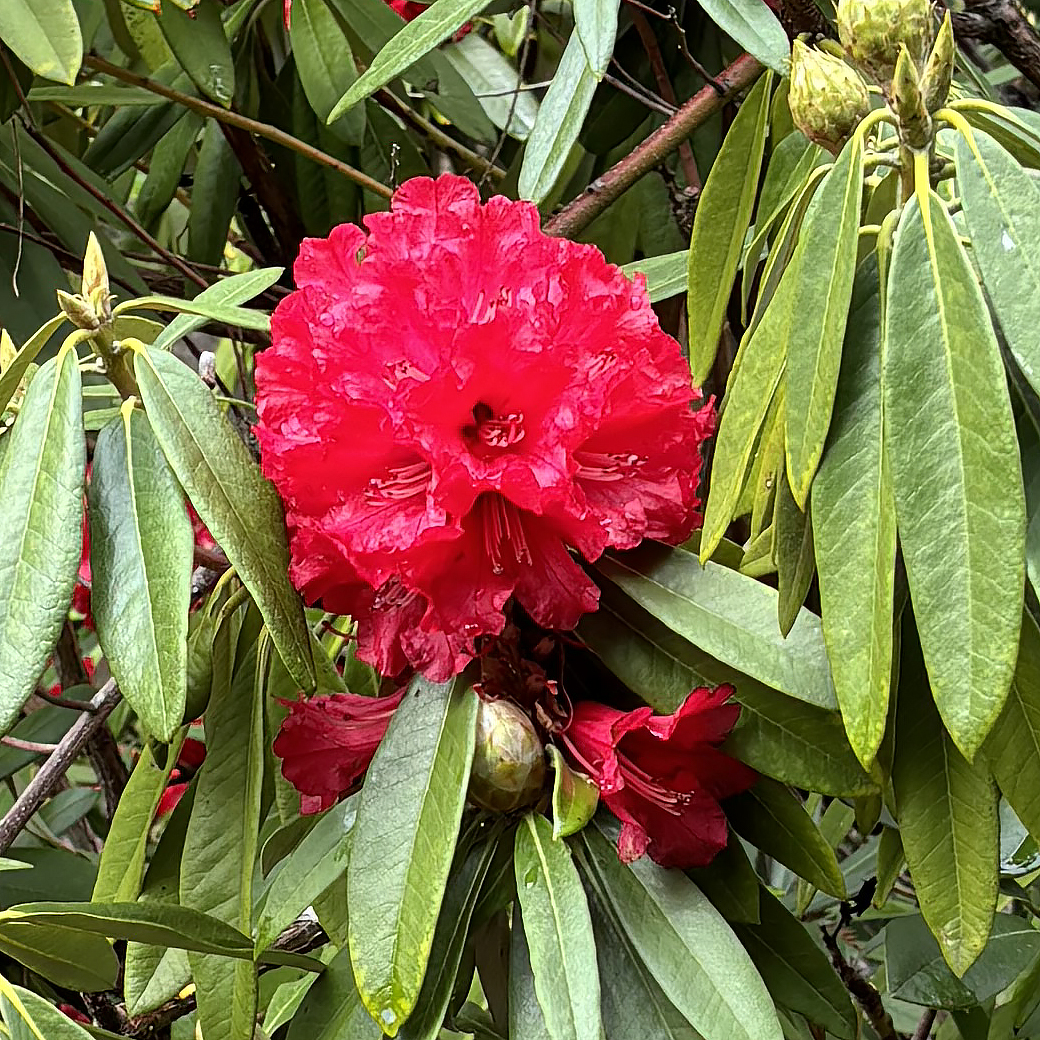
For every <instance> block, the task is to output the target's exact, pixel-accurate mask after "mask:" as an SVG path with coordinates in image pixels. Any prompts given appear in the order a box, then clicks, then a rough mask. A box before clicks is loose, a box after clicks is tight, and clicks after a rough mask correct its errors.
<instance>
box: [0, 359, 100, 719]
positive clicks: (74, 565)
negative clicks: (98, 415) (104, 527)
mask: <svg viewBox="0 0 1040 1040" xmlns="http://www.w3.org/2000/svg"><path fill="white" fill-rule="evenodd" d="M80 392H81V386H80V375H79V365H78V363H77V360H76V352H75V350H74V349H73V348H72V347H66V348H63V349H62V351H61V352H60V353H59V354H58V357H57V358H55V359H52V360H50V361H47V362H46V363H45V364H43V365H42V366H41V367H40V369H39V371H38V372H37V373H36V375H35V377H34V378H33V381H32V383H31V384H30V386H29V389H28V390H27V391H26V394H25V399H24V400H23V402H22V407H21V411H20V412H19V414H18V419H17V421H16V422H15V424H14V429H13V430H12V431H11V432H10V433H9V434H8V435H7V437H8V438H10V443H9V444H8V445H7V450H6V451H5V452H4V456H3V462H2V463H0V510H2V516H3V519H4V537H3V539H0V603H3V604H4V605H5V606H4V609H3V611H0V732H7V730H9V729H10V728H11V725H12V723H14V721H15V720H16V719H17V717H18V713H19V711H20V710H21V707H22V705H23V704H24V703H25V699H26V698H27V697H28V696H29V694H30V693H32V691H33V690H34V689H35V687H36V681H37V679H38V678H39V677H40V673H41V672H42V671H43V669H44V667H45V666H46V664H47V660H48V658H49V657H50V656H51V651H52V650H53V649H54V644H55V643H56V642H57V639H58V633H59V632H60V630H61V626H62V623H63V622H64V620H65V617H66V615H67V613H68V609H69V602H70V601H71V599H72V589H73V586H74V585H75V583H76V571H77V569H78V567H79V557H80V549H81V547H82V538H83V534H82V517H83V473H84V470H85V468H86V446H85V443H84V438H83V420H82V404H81V398H80Z"/></svg>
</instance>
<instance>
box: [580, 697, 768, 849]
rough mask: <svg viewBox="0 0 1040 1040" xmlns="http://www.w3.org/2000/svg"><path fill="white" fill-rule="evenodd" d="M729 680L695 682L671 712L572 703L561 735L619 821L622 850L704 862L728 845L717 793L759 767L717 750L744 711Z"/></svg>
mask: <svg viewBox="0 0 1040 1040" xmlns="http://www.w3.org/2000/svg"><path fill="white" fill-rule="evenodd" d="M732 693H733V687H732V686H719V687H717V688H716V689H714V690H712V689H710V688H708V687H706V686H701V687H698V688H697V689H695V690H693V691H692V692H691V693H690V695H689V696H688V697H687V698H686V700H685V701H683V703H682V704H681V705H680V706H679V708H678V710H677V711H676V712H675V714H673V715H654V714H653V712H652V711H651V710H650V709H649V708H638V709H637V710H636V711H629V712H624V711H617V710H616V709H614V708H608V707H606V706H605V705H603V704H597V703H595V702H593V701H582V702H580V703H578V704H576V705H575V707H574V714H573V716H572V718H571V722H570V725H569V726H568V728H567V730H566V732H565V733H564V734H563V735H562V737H561V738H560V739H561V741H562V743H563V746H564V748H565V750H566V751H567V753H568V755H569V757H570V758H571V760H572V761H573V762H574V763H575V764H576V765H577V766H578V768H579V769H582V770H584V771H585V772H586V773H588V774H589V776H591V777H592V779H593V780H594V781H595V782H596V785H597V786H598V787H599V790H600V795H601V796H602V798H603V801H604V802H605V803H606V805H607V808H608V809H610V811H611V812H612V813H613V814H614V815H615V816H617V817H618V819H620V820H621V822H622V827H621V834H620V835H619V837H618V855H619V856H620V857H621V859H622V860H624V861H625V862H626V863H630V862H631V861H632V860H634V859H638V858H639V857H640V856H642V855H643V853H648V854H649V856H650V858H651V859H652V860H654V861H655V862H656V863H660V864H661V866H663V867H679V868H682V869H685V868H687V867H703V866H706V865H707V864H708V863H710V862H711V860H712V859H713V858H714V857H715V855H716V853H718V852H720V851H721V850H722V849H723V848H725V846H726V841H727V830H726V817H725V816H724V815H723V813H722V809H721V807H720V806H719V799H721V798H728V797H729V796H730V795H734V794H738V793H739V792H741V791H744V790H747V788H749V787H750V786H751V785H752V784H753V783H754V782H755V779H756V775H755V772H754V771H753V770H752V769H749V768H748V767H747V766H746V765H744V763H743V762H738V761H737V760H736V759H735V758H730V757H729V755H725V754H723V753H722V752H721V751H719V750H718V745H719V744H721V743H722V741H723V739H724V738H725V736H726V734H727V733H729V731H730V730H731V729H732V728H733V726H734V724H735V723H736V721H737V716H738V715H739V714H740V706H739V705H737V704H727V703H726V701H727V700H728V699H729V697H730V696H731V694H732Z"/></svg>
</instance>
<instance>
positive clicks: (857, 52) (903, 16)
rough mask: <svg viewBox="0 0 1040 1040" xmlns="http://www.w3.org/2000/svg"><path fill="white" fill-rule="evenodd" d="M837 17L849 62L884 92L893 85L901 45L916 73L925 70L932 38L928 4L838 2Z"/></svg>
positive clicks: (908, 0) (913, 0) (914, 0)
mask: <svg viewBox="0 0 1040 1040" xmlns="http://www.w3.org/2000/svg"><path fill="white" fill-rule="evenodd" d="M837 15H838V35H839V36H840V37H841V42H842V45H843V46H844V47H845V51H846V53H847V54H848V56H849V59H850V60H851V61H852V63H853V65H855V66H856V68H858V69H859V70H860V72H862V73H863V74H864V75H865V76H867V77H868V78H870V79H872V80H873V81H874V82H875V83H877V84H878V85H879V86H880V87H882V88H883V89H884V90H886V91H887V90H888V85H889V84H890V83H891V82H892V77H893V75H894V74H895V67H896V60H897V59H898V57H899V48H900V46H901V45H903V46H905V47H906V49H907V50H908V51H909V52H910V57H911V59H912V60H913V62H914V64H915V65H916V66H917V68H918V69H920V68H923V67H924V61H925V58H926V57H927V55H928V49H929V47H930V46H931V42H932V39H933V38H934V36H935V23H934V21H933V19H932V11H931V5H930V4H929V2H928V0H839V2H838V10H837Z"/></svg>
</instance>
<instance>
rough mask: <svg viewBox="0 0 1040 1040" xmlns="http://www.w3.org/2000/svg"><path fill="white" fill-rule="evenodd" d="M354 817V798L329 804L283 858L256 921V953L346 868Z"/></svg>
mask: <svg viewBox="0 0 1040 1040" xmlns="http://www.w3.org/2000/svg"><path fill="white" fill-rule="evenodd" d="M356 816H357V799H356V798H348V799H347V800H346V801H344V802H341V803H340V804H339V805H335V806H333V807H332V808H331V809H330V810H329V811H328V812H327V813H325V814H324V815H323V816H322V817H321V819H320V820H318V822H317V823H316V824H315V825H314V827H313V828H312V829H311V830H310V831H309V833H308V834H307V835H306V836H305V837H304V838H303V840H302V841H301V842H300V844H299V845H297V847H296V848H295V849H294V850H293V851H292V852H291V853H290V854H289V856H288V857H286V859H285V861H284V862H283V863H282V865H281V868H280V870H279V871H278V874H277V875H276V876H275V879H274V881H272V882H271V887H270V888H269V889H268V890H267V894H266V896H265V898H264V905H263V909H262V910H261V911H260V916H259V919H258V920H257V924H256V952H257V953H258V954H259V953H260V952H261V951H262V950H266V949H267V948H268V947H269V946H270V945H271V944H272V943H273V942H274V941H275V940H276V939H277V938H278V936H279V935H281V934H282V932H283V931H284V930H285V929H286V928H287V927H288V926H289V925H290V924H292V923H293V921H295V920H296V918H297V917H298V916H299V914H300V913H302V912H303V911H304V910H306V909H307V907H308V906H310V905H311V904H312V903H313V902H314V900H315V899H317V898H318V896H320V895H321V894H322V892H324V891H325V890H326V889H327V888H328V887H329V885H331V884H332V883H333V882H334V881H335V880H336V879H337V878H339V877H341V876H342V875H343V873H344V872H345V871H346V869H347V858H348V856H349V853H350V832H351V830H352V828H353V826H354V819H355V817H356Z"/></svg>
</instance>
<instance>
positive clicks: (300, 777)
mask: <svg viewBox="0 0 1040 1040" xmlns="http://www.w3.org/2000/svg"><path fill="white" fill-rule="evenodd" d="M403 696H404V691H403V690H402V691H401V692H400V693H396V694H394V695H393V696H392V697H358V696H357V695H356V694H352V693H337V694H333V695H332V696H330V697H311V698H310V699H309V700H299V701H295V702H293V703H290V704H289V705H288V707H289V715H288V717H287V718H286V719H285V721H284V722H283V723H282V728H281V730H279V733H278V736H277V737H276V738H275V741H274V753H275V754H276V755H277V756H278V757H279V758H280V759H281V760H282V776H284V777H285V779H286V780H288V781H289V783H291V784H292V785H293V787H295V788H296V790H297V791H299V792H300V812H301V813H303V815H305V816H306V815H307V814H309V813H316V812H322V811H323V810H325V809H328V808H329V807H330V806H332V805H335V803H336V800H337V799H338V798H339V796H340V795H341V794H344V793H345V792H346V791H349V790H350V788H351V787H352V786H353V785H354V783H355V781H357V780H358V779H359V778H360V777H361V775H362V774H363V773H364V772H365V770H366V769H368V764H369V763H370V762H371V761H372V756H373V755H374V754H375V753H376V748H377V747H379V742H380V741H381V740H382V739H383V737H384V736H385V735H386V729H387V726H389V725H390V716H391V715H393V713H394V710H395V709H396V708H397V705H398V704H400V703H401V698H402V697H403Z"/></svg>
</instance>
